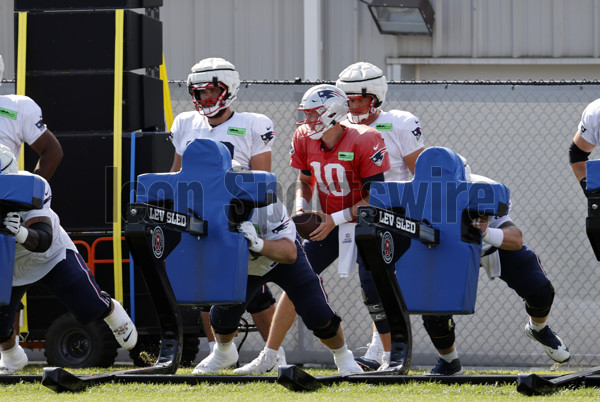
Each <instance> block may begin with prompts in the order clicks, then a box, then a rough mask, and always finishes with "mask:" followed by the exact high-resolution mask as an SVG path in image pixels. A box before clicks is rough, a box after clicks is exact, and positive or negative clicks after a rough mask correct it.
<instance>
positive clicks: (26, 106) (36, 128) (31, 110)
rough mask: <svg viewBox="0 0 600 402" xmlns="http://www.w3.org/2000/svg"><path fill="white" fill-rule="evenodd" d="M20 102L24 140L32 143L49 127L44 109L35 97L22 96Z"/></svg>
mask: <svg viewBox="0 0 600 402" xmlns="http://www.w3.org/2000/svg"><path fill="white" fill-rule="evenodd" d="M19 103H20V109H21V110H20V115H21V118H22V119H23V120H22V122H21V123H22V124H21V127H22V133H23V140H24V141H25V142H26V143H27V144H29V145H31V144H33V143H34V142H36V141H37V139H38V138H40V136H41V135H42V134H44V132H46V130H47V129H48V127H46V123H44V118H43V117H42V109H41V108H40V107H39V106H38V104H37V103H35V101H34V100H33V99H31V98H29V97H26V96H25V97H22V98H21V100H20V102H19ZM17 156H18V155H17Z"/></svg>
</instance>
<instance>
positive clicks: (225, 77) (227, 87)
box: [187, 57, 240, 117]
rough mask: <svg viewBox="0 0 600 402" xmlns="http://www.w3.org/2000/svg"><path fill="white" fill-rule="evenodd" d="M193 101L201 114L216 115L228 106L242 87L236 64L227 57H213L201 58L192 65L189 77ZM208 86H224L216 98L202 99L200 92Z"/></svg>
mask: <svg viewBox="0 0 600 402" xmlns="http://www.w3.org/2000/svg"><path fill="white" fill-rule="evenodd" d="M187 84H188V90H189V92H190V95H192V102H194V106H196V110H197V111H198V112H200V113H201V114H203V115H205V116H208V117H214V116H215V115H216V114H217V113H219V111H220V110H224V109H226V108H228V107H229V106H230V105H231V103H232V102H233V100H234V99H235V97H236V95H237V92H238V89H240V75H239V74H238V72H237V71H236V70H235V66H234V65H233V64H231V63H230V62H228V61H227V60H225V59H221V58H219V57H211V58H208V59H203V60H200V61H199V62H198V63H196V64H195V65H194V66H193V67H192V73H191V74H190V75H188V79H187ZM207 88H222V89H223V91H222V92H221V94H220V95H219V96H217V97H214V98H209V99H201V98H200V92H201V91H202V90H203V89H207Z"/></svg>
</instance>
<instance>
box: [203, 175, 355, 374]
mask: <svg viewBox="0 0 600 402" xmlns="http://www.w3.org/2000/svg"><path fill="white" fill-rule="evenodd" d="M234 165H235V164H234ZM238 231H239V232H240V233H243V234H244V236H245V237H246V239H248V246H249V248H250V255H249V261H248V284H247V288H246V289H247V290H246V292H247V296H246V300H250V299H251V298H252V296H253V295H254V294H255V293H256V292H258V291H260V288H261V287H262V286H264V285H265V284H266V283H267V282H273V283H276V284H277V285H279V286H280V287H281V289H283V290H284V291H285V292H286V294H288V295H289V298H290V300H291V301H292V302H293V303H294V305H295V306H296V311H297V312H298V314H299V315H300V317H301V318H302V320H303V321H304V323H305V324H306V326H307V328H308V329H310V330H312V331H313V334H314V335H315V336H316V337H317V338H319V340H320V341H321V342H322V343H323V344H324V345H325V346H327V347H328V348H329V349H330V350H331V352H332V353H333V358H334V361H335V364H336V365H337V367H338V371H339V373H340V374H343V375H346V374H357V373H362V369H361V368H360V366H359V365H358V364H357V363H356V362H355V361H354V355H353V353H352V351H350V350H348V347H347V346H346V342H345V340H344V334H343V331H342V327H341V324H340V323H341V318H340V316H339V315H337V314H336V313H335V312H334V311H333V310H332V308H331V306H330V305H329V303H328V302H327V295H326V294H325V291H324V290H323V287H322V283H321V278H320V277H319V276H318V275H317V274H315V272H314V271H313V270H312V269H311V267H310V264H309V263H308V260H307V258H306V254H305V253H304V250H303V249H302V245H301V243H300V238H299V237H298V236H297V235H296V228H295V225H294V222H293V221H292V220H291V219H290V218H289V217H288V213H287V210H286V208H285V206H284V205H283V203H282V202H281V201H279V200H278V201H277V202H276V203H275V204H271V205H268V206H266V207H262V208H258V209H256V210H254V211H253V213H252V215H251V220H250V221H246V222H243V223H242V224H240V225H239V226H238ZM247 304H248V302H245V303H241V304H236V305H215V306H212V308H211V310H210V323H211V326H212V329H213V331H214V333H215V335H216V339H217V345H216V347H215V348H214V349H213V351H212V352H211V354H210V355H209V356H208V357H207V358H205V359H204V360H202V361H201V362H200V363H199V364H198V365H197V366H196V368H195V369H194V371H193V374H209V373H215V372H218V371H220V370H223V369H226V368H228V367H231V366H232V365H234V364H235V363H236V362H237V360H238V351H237V349H236V347H235V345H234V344H233V338H234V337H235V335H236V334H237V329H238V325H239V321H240V318H241V317H242V314H243V313H244V311H245V309H246V307H247ZM256 361H257V362H259V363H260V364H262V365H263V366H264V371H271V370H272V369H274V368H276V367H277V366H278V364H277V363H278V359H277V349H273V350H271V349H266V348H265V349H264V350H263V351H261V353H260V354H259V356H258V358H257V359H256ZM234 372H235V373H248V372H249V371H248V370H247V369H245V368H244V367H242V368H239V369H236V370H234Z"/></svg>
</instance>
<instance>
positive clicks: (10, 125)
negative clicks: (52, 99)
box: [0, 95, 47, 158]
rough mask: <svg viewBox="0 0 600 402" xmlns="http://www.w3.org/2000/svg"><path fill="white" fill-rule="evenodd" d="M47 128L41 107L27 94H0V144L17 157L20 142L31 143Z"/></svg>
mask: <svg viewBox="0 0 600 402" xmlns="http://www.w3.org/2000/svg"><path fill="white" fill-rule="evenodd" d="M46 130H47V127H46V124H44V120H43V119H42V109H40V107H39V106H38V104H37V103H35V102H34V101H33V99H31V98H30V97H28V96H22V95H2V96H0V144H3V145H6V146H7V147H9V148H10V150H11V151H12V153H13V154H14V155H15V157H17V158H18V157H19V153H20V151H21V144H23V143H24V142H25V143H27V144H29V145H31V144H33V143H34V142H36V141H37V139H38V138H40V136H41V135H42V134H43V133H44V132H45V131H46Z"/></svg>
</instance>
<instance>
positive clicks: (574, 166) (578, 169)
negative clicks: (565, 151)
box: [569, 131, 596, 181]
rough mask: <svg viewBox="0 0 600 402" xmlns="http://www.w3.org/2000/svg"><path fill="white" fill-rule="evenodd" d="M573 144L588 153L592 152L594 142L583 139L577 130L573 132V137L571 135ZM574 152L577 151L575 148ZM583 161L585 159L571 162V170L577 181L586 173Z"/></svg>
mask: <svg viewBox="0 0 600 402" xmlns="http://www.w3.org/2000/svg"><path fill="white" fill-rule="evenodd" d="M573 144H575V146H576V147H577V148H579V150H580V151H581V152H588V153H589V152H592V151H593V150H594V148H595V147H596V146H595V145H594V144H590V143H589V142H587V141H586V140H584V139H583V137H582V136H581V133H580V132H579V131H577V133H575V137H573ZM569 152H570V153H571V152H573V151H572V150H570V151H569ZM575 152H579V151H577V150H575ZM585 162H586V161H585V160H582V161H579V162H575V163H571V170H573V174H574V175H575V178H576V179H577V181H581V179H583V178H584V177H585V175H586V170H585Z"/></svg>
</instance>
